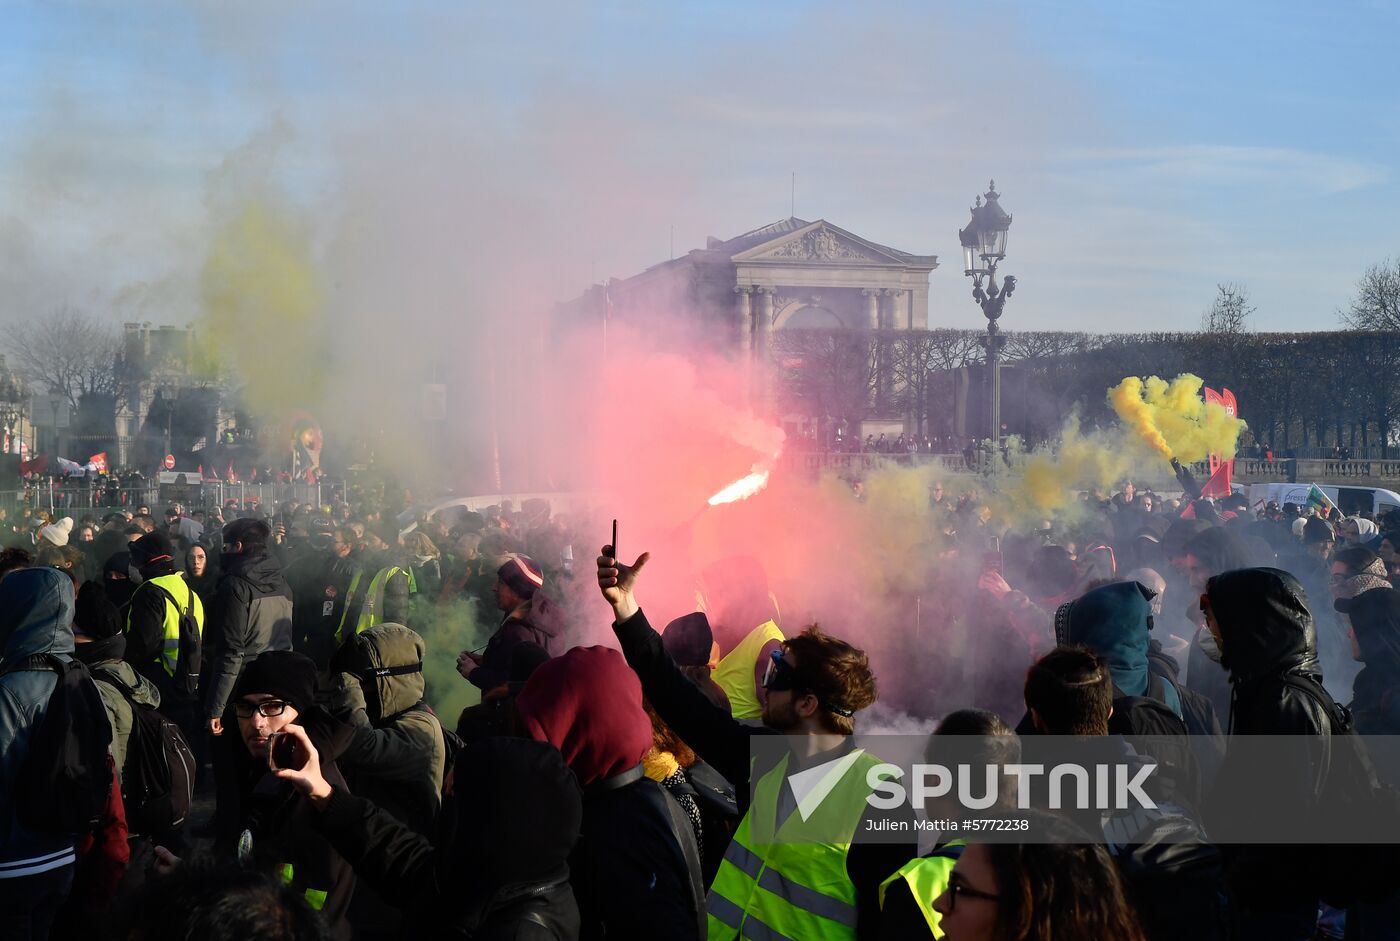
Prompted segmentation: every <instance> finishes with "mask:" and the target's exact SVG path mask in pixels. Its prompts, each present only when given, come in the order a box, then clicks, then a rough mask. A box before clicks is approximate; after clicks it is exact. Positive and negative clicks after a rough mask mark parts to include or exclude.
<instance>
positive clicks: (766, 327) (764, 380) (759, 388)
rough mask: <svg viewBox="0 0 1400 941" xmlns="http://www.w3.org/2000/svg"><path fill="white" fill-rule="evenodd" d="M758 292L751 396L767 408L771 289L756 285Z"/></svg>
mask: <svg viewBox="0 0 1400 941" xmlns="http://www.w3.org/2000/svg"><path fill="white" fill-rule="evenodd" d="M754 290H755V291H757V292H758V311H757V314H756V319H757V321H758V323H757V327H758V336H757V337H756V338H755V339H756V340H757V343H756V344H755V346H756V349H755V350H754V362H755V363H756V364H757V369H758V380H757V381H756V382H755V383H753V385H752V388H753V398H754V402H755V404H756V405H758V406H759V407H760V408H768V406H769V405H770V404H771V402H770V399H771V391H772V388H771V377H770V373H771V371H772V368H771V367H772V362H771V359H772V347H773V343H772V341H773V289H772V288H770V287H756V288H754Z"/></svg>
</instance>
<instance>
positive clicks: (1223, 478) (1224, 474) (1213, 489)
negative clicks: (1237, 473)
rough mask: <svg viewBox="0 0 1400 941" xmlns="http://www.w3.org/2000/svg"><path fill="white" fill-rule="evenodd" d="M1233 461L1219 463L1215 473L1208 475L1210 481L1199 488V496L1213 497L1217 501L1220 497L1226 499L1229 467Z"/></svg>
mask: <svg viewBox="0 0 1400 941" xmlns="http://www.w3.org/2000/svg"><path fill="white" fill-rule="evenodd" d="M1233 463H1234V462H1233V461H1221V462H1220V463H1219V464H1218V465H1217V466H1216V468H1215V473H1213V474H1211V475H1210V480H1207V481H1206V485H1205V486H1204V487H1202V488H1201V496H1203V497H1214V498H1215V499H1217V500H1219V499H1220V498H1221V497H1228V496H1229V495H1230V493H1231V491H1230V465H1231V464H1233Z"/></svg>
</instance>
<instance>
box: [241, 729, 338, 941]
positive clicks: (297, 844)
mask: <svg viewBox="0 0 1400 941" xmlns="http://www.w3.org/2000/svg"><path fill="white" fill-rule="evenodd" d="M297 721H298V723H300V724H301V725H302V727H304V728H305V729H306V734H307V736H308V737H309V738H310V739H311V741H312V744H314V745H315V746H316V751H317V752H318V753H319V755H320V758H321V773H322V774H323V775H325V778H326V780H327V781H329V782H331V784H333V785H337V786H339V787H341V788H344V786H345V779H344V778H343V777H342V776H341V774H340V770H339V768H338V767H337V766H336V763H335V760H336V758H337V757H338V756H339V755H340V754H341V753H342V752H343V751H344V749H345V746H346V745H347V744H348V743H349V741H350V730H349V728H348V727H346V726H344V725H342V724H341V723H339V722H337V721H336V720H334V719H332V718H331V717H330V716H329V715H328V714H326V713H324V712H322V711H321V710H319V709H313V710H310V711H308V712H306V713H304V714H303V715H301V716H300V717H298V719H297ZM224 723H225V732H224V734H223V735H222V736H220V738H219V739H216V740H215V741H216V742H217V743H218V744H216V746H215V747H222V748H226V749H228V755H229V760H228V761H226V762H221V763H219V764H218V765H217V767H218V768H219V769H220V771H221V772H222V773H223V774H225V775H229V776H231V777H232V778H233V779H234V781H233V784H234V786H233V787H227V788H224V789H222V790H221V793H227V794H236V795H237V800H238V807H237V808H236V813H230V814H227V815H224V816H223V819H224V820H225V821H226V824H233V827H231V828H229V829H227V830H223V831H222V832H220V833H218V834H217V840H218V844H217V845H218V846H219V848H221V849H222V851H223V852H225V853H232V852H234V851H235V849H236V847H237V844H238V840H239V834H240V833H241V832H242V831H244V830H246V831H248V833H249V835H250V837H251V838H252V849H253V860H254V863H255V865H257V866H258V867H259V868H262V869H264V870H266V871H269V872H272V873H273V874H274V875H276V876H278V877H279V878H283V879H285V878H286V876H287V873H288V870H287V869H286V868H285V867H287V866H291V867H292V868H291V870H290V874H291V886H292V888H293V889H295V890H296V891H297V892H299V893H301V892H305V891H307V890H312V891H318V892H325V893H326V900H325V903H324V905H322V906H321V907H320V911H321V915H322V917H323V918H325V920H326V924H327V925H328V926H329V927H330V929H331V931H332V934H333V935H334V936H335V937H337V938H346V939H348V938H350V937H352V934H353V932H352V931H351V929H350V924H349V921H348V920H347V919H346V913H347V912H348V911H349V908H350V900H351V897H352V896H353V895H354V891H355V874H354V872H353V871H351V867H350V865H349V863H347V862H346V860H345V859H344V858H343V857H342V856H341V854H340V853H338V852H336V850H335V848H334V847H333V846H332V845H331V843H329V842H328V841H327V840H326V838H325V837H324V836H323V835H322V833H321V831H319V830H318V829H316V828H315V826H313V824H314V822H315V818H316V817H317V816H318V814H317V812H316V810H315V808H313V807H312V805H311V801H310V800H309V799H308V798H307V797H305V796H303V795H302V794H301V793H300V792H298V791H297V790H296V788H294V787H293V786H292V785H291V784H290V783H289V782H287V781H284V780H283V779H281V778H279V777H277V776H276V775H275V774H273V773H272V772H270V771H268V770H267V767H266V765H263V764H261V763H259V762H257V761H255V760H254V759H253V757H252V755H250V754H249V753H248V750H247V748H246V747H245V746H244V744H243V741H242V739H241V738H240V736H239V728H238V720H237V719H236V718H235V717H234V712H233V710H232V709H229V710H228V714H227V715H226V716H225V717H224Z"/></svg>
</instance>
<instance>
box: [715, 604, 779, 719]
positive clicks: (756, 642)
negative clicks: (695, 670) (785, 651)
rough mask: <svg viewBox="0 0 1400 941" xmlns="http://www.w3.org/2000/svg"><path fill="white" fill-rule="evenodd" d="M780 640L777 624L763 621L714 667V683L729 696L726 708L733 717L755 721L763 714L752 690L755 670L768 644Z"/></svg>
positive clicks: (756, 694)
mask: <svg viewBox="0 0 1400 941" xmlns="http://www.w3.org/2000/svg"><path fill="white" fill-rule="evenodd" d="M783 639H784V638H783V632H782V631H780V630H778V625H777V624H774V623H773V622H772V621H764V622H763V623H762V624H760V625H758V627H755V628H754V629H753V630H751V631H749V634H748V636H747V637H745V638H744V639H743V640H741V641H739V646H737V647H735V648H734V649H733V650H731V651H729V653H727V654H725V655H724V657H723V658H722V659H721V660H720V662H719V665H718V666H716V667H715V672H714V677H713V678H714V681H715V682H716V683H718V684H719V688H720V689H722V690H724V694H725V695H726V696H728V697H729V709H730V711H731V712H732V713H733V714H734V718H736V719H757V718H760V717H761V716H762V715H763V707H762V706H760V705H759V704H758V690H757V689H755V688H754V678H753V673H754V667H755V665H756V664H757V661H758V655H759V654H760V653H762V652H763V648H764V647H765V646H766V645H767V644H768V642H769V641H773V640H776V641H781V640H783Z"/></svg>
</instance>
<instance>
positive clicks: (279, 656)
mask: <svg viewBox="0 0 1400 941" xmlns="http://www.w3.org/2000/svg"><path fill="white" fill-rule="evenodd" d="M250 693H268V694H270V695H272V696H276V697H277V698H278V699H280V700H282V701H284V702H289V703H291V704H292V705H293V706H294V707H295V708H296V711H297V712H301V713H304V712H306V711H307V710H309V709H310V708H311V707H312V706H314V705H316V663H315V661H314V660H312V659H311V658H310V657H308V656H306V655H304V654H299V653H296V652H295V651H291V650H269V651H267V652H265V653H263V654H260V655H259V656H258V658H257V659H256V660H254V661H253V662H252V663H250V664H248V665H247V666H246V667H244V668H243V675H242V676H240V677H239V678H238V686H237V687H236V688H235V689H234V691H233V698H234V699H238V698H239V697H241V696H247V695H248V694H250Z"/></svg>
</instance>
